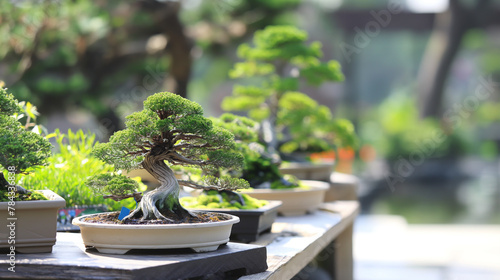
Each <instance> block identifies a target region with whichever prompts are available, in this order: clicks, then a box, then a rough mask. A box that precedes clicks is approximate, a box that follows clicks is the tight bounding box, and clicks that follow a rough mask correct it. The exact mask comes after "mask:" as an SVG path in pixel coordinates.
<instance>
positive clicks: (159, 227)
mask: <svg viewBox="0 0 500 280" xmlns="http://www.w3.org/2000/svg"><path fill="white" fill-rule="evenodd" d="M191 211H192V212H198V213H199V212H206V211H198V210H191ZM210 213H215V212H210ZM98 214H102V213H98ZM217 214H220V215H222V216H226V217H229V218H230V219H229V220H225V221H218V222H206V223H192V224H188V223H184V224H154V225H137V224H101V223H90V222H85V221H83V219H85V218H87V217H89V216H93V215H96V214H89V215H84V216H80V217H76V218H74V219H73V222H72V224H73V225H76V226H79V227H82V226H83V227H89V228H108V229H117V228H122V229H130V230H141V229H157V230H162V229H186V228H204V227H219V226H227V225H232V224H236V223H238V222H239V221H240V218H239V217H237V216H234V215H230V214H226V213H217Z"/></svg>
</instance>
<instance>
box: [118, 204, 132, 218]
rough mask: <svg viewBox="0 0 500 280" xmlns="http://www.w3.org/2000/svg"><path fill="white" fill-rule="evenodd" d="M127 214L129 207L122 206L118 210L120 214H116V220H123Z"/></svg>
mask: <svg viewBox="0 0 500 280" xmlns="http://www.w3.org/2000/svg"><path fill="white" fill-rule="evenodd" d="M128 214H130V209H128V208H127V207H123V206H122V211H120V215H118V220H120V221H121V220H123V218H125V217H126V216H127V215H128Z"/></svg>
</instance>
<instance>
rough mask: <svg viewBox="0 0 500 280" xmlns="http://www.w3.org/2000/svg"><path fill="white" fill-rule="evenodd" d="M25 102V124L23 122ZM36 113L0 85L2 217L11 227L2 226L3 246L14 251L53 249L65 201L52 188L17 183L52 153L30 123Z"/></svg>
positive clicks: (0, 193) (1, 240) (0, 215)
mask: <svg viewBox="0 0 500 280" xmlns="http://www.w3.org/2000/svg"><path fill="white" fill-rule="evenodd" d="M22 105H24V106H25V113H26V114H27V116H26V123H25V125H22V123H21V122H20V119H22V118H23V116H24V114H22V112H23V108H22ZM35 113H36V109H35V108H34V107H33V106H32V105H31V104H30V103H19V102H18V101H17V100H16V99H14V97H13V95H12V94H9V93H7V91H6V89H4V88H0V166H1V167H2V169H1V170H0V171H1V172H0V201H1V202H0V219H1V220H2V221H7V222H8V227H5V226H3V227H1V228H0V248H8V250H10V252H11V254H15V252H16V251H17V252H20V253H42V252H51V251H52V246H53V245H54V244H55V241H56V217H57V210H58V209H59V208H61V207H64V205H65V204H66V202H65V201H64V199H63V198H61V197H60V196H58V195H57V194H55V193H54V192H52V191H49V190H40V191H30V190H27V189H26V188H24V187H22V186H18V185H17V180H16V179H17V178H16V177H17V176H16V175H18V174H21V173H28V172H32V171H33V170H34V168H36V167H37V166H41V165H44V164H45V163H46V159H47V157H48V156H49V155H50V150H51V147H52V145H51V144H50V143H49V141H48V140H47V139H46V138H44V137H43V136H41V135H39V134H37V133H36V132H35V131H36V130H38V127H33V126H35V125H34V124H33V123H31V119H34V118H35V117H36V115H35ZM5 175H7V178H6V177H5Z"/></svg>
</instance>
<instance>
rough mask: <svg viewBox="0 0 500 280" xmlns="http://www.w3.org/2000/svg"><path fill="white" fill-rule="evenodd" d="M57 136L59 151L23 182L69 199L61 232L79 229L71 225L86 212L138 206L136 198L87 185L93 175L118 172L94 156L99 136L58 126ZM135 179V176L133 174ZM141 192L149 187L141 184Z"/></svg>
mask: <svg viewBox="0 0 500 280" xmlns="http://www.w3.org/2000/svg"><path fill="white" fill-rule="evenodd" d="M51 135H53V138H52V139H54V141H55V146H56V149H55V150H56V151H57V152H54V153H52V154H51V155H50V157H48V158H47V164H46V165H44V166H42V167H40V168H38V170H37V172H36V173H30V174H26V175H24V176H22V177H21V179H20V181H22V182H23V184H25V185H27V186H47V187H48V188H49V189H50V190H51V191H53V192H55V193H57V194H58V195H60V196H61V197H63V198H64V199H65V200H66V207H65V208H62V209H60V210H59V212H58V218H57V221H58V223H57V228H58V230H59V231H68V230H71V231H74V230H79V228H78V227H77V226H74V225H72V224H71V221H72V219H73V218H75V217H77V216H81V215H85V214H91V213H97V212H105V211H117V210H120V209H121V208H122V207H123V206H125V207H128V208H131V207H134V206H135V201H134V199H133V198H129V199H123V200H121V201H112V200H107V199H105V198H103V197H102V196H98V195H94V190H93V189H92V188H91V187H89V186H87V185H86V184H85V181H86V180H87V178H88V177H89V176H91V175H96V174H102V173H108V172H114V171H115V169H114V166H112V165H110V164H106V163H104V162H103V161H102V160H100V159H98V158H96V157H93V156H91V154H90V152H91V150H92V148H93V147H94V145H96V144H97V142H96V140H95V138H96V135H95V134H93V133H90V132H87V133H84V132H83V131H82V130H78V131H76V132H73V131H72V130H71V129H69V130H68V131H67V133H62V132H61V131H59V129H56V130H55V131H54V133H51ZM133 178H134V179H135V177H133ZM140 186H141V188H140V190H139V191H144V190H145V188H146V186H145V185H143V184H141V185H140Z"/></svg>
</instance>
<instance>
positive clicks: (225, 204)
mask: <svg viewBox="0 0 500 280" xmlns="http://www.w3.org/2000/svg"><path fill="white" fill-rule="evenodd" d="M212 121H213V123H214V124H215V125H217V126H220V127H222V128H225V129H227V130H228V131H230V132H231V133H233V134H234V136H235V149H236V150H238V151H239V152H240V153H241V154H242V155H243V156H244V157H245V165H244V167H243V169H242V170H243V172H246V169H247V168H246V166H247V165H248V164H249V162H248V161H247V159H248V158H249V157H248V155H249V154H256V155H257V156H258V153H256V151H255V150H254V149H253V148H254V146H255V145H258V144H257V143H255V141H257V131H256V129H255V128H256V127H257V124H256V123H255V122H254V121H253V120H251V119H248V118H245V117H240V116H235V115H232V114H229V113H225V114H223V115H222V116H220V117H219V118H212ZM178 171H179V172H180V173H181V174H182V175H183V176H185V177H188V178H192V177H193V176H194V177H196V176H200V175H201V173H200V171H199V170H192V169H186V168H180V169H179V170H178ZM211 172H212V173H211V174H210V175H212V176H216V177H218V176H220V174H221V172H220V170H211ZM233 175H234V176H241V174H233ZM191 194H192V196H191V197H183V198H181V203H182V204H183V205H184V206H185V207H186V208H189V209H203V210H207V211H215V212H222V213H227V214H231V215H235V216H238V217H239V218H240V222H239V223H238V224H236V225H234V226H233V229H232V231H231V240H236V241H241V242H252V241H255V240H257V238H258V236H259V235H260V234H262V233H264V232H267V231H269V230H270V229H271V227H272V225H273V223H274V220H275V219H276V217H277V215H278V209H279V208H280V206H281V204H282V202H281V201H277V200H272V201H268V200H258V199H256V198H252V197H251V196H249V195H248V194H241V193H238V192H232V191H227V190H223V191H216V190H209V191H204V192H203V193H201V194H199V191H196V192H191Z"/></svg>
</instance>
